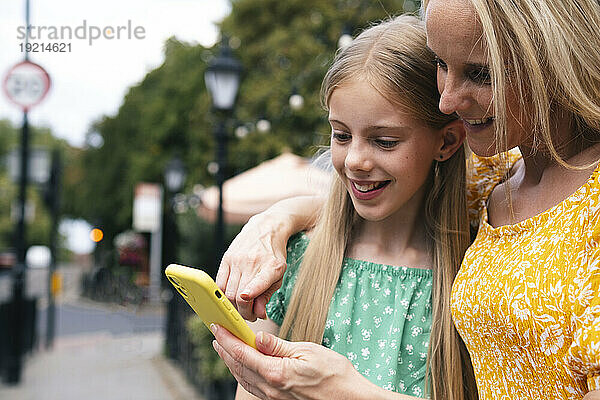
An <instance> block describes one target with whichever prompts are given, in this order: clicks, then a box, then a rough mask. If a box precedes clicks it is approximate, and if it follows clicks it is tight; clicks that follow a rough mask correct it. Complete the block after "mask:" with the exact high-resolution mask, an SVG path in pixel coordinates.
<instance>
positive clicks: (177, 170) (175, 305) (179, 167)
mask: <svg viewBox="0 0 600 400" xmlns="http://www.w3.org/2000/svg"><path fill="white" fill-rule="evenodd" d="M185 177H186V172H185V167H184V165H183V162H182V161H181V159H179V158H178V157H174V158H172V159H171V160H170V161H169V162H168V163H167V165H166V166H165V171H164V180H165V187H166V188H167V207H166V208H165V213H164V222H165V223H164V225H165V236H164V238H165V239H167V240H165V242H166V243H165V245H166V246H165V251H164V252H163V255H165V256H166V257H165V258H166V260H165V261H166V262H172V261H173V258H174V257H171V256H170V255H172V253H171V252H174V251H175V246H176V243H177V242H178V238H177V236H178V233H177V225H176V223H175V220H174V217H173V208H172V204H173V201H172V200H173V195H174V194H175V193H177V192H179V191H180V190H181V188H182V187H183V184H184V182H185ZM163 265H165V262H163ZM168 287H169V289H170V290H171V297H170V298H169V302H168V304H167V320H166V327H165V328H166V329H165V330H166V332H165V336H166V342H167V353H168V356H169V357H171V358H172V359H176V358H177V356H178V354H179V353H178V351H177V350H178V348H179V340H178V339H179V333H180V332H181V330H182V329H183V321H182V318H181V313H180V310H181V307H180V305H181V303H182V301H183V300H182V299H181V297H180V296H178V295H177V294H176V293H175V289H174V288H173V286H171V285H168Z"/></svg>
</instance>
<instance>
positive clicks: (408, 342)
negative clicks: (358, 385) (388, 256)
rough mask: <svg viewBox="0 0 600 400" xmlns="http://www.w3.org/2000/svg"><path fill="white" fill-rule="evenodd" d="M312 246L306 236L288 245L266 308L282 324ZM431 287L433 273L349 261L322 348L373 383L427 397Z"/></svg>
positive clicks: (330, 313) (340, 282)
mask: <svg viewBox="0 0 600 400" xmlns="http://www.w3.org/2000/svg"><path fill="white" fill-rule="evenodd" d="M307 245H308V238H307V237H306V235H304V234H298V235H296V236H293V237H292V238H291V239H290V240H289V242H288V249H287V251H288V258H287V264H288V266H287V270H286V272H285V276H284V278H283V283H282V286H281V288H280V289H279V290H278V291H277V292H276V293H275V294H274V295H273V296H272V297H271V300H270V301H269V303H268V304H267V315H268V317H269V318H270V319H271V320H273V321H274V322H275V323H277V324H278V325H281V323H282V322H283V317H284V316H285V311H286V309H287V307H288V305H289V301H290V298H291V296H292V291H293V288H294V281H295V279H296V276H297V273H298V270H299V266H300V263H301V261H302V255H303V254H304V251H305V250H306V246H307ZM431 285H432V272H431V270H427V269H420V268H407V267H397V266H389V265H381V264H375V263H371V262H368V261H359V260H354V259H350V258H345V259H344V264H343V266H342V271H341V273H340V279H339V281H338V284H337V287H336V289H335V293H334V296H333V299H332V301H331V306H330V307H329V314H328V317H327V322H326V324H325V333H324V336H323V345H324V346H325V347H328V348H330V349H332V350H335V351H336V352H338V353H340V354H342V355H344V356H346V357H347V358H348V359H349V360H350V361H351V362H352V364H353V365H354V367H355V368H356V369H357V370H358V371H359V372H360V373H361V374H362V375H363V376H365V377H366V378H367V379H369V380H370V381H371V382H373V383H374V384H376V385H378V386H380V387H382V388H384V389H386V390H392V391H395V392H399V393H404V394H407V395H411V396H416V397H425V395H426V394H425V373H426V360H427V350H428V346H429V335H430V332H431V312H432V310H431V289H432V288H431Z"/></svg>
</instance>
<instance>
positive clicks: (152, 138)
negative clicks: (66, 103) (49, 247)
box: [0, 0, 412, 243]
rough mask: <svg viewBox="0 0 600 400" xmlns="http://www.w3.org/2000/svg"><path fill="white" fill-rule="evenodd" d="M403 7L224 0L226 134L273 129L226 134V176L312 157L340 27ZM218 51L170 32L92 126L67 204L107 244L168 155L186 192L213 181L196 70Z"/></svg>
mask: <svg viewBox="0 0 600 400" xmlns="http://www.w3.org/2000/svg"><path fill="white" fill-rule="evenodd" d="M407 1H410V0H407ZM404 4H405V0H378V1H377V2H369V1H366V0H335V1H326V2H324V1H318V0H286V1H279V0H231V6H232V8H231V14H230V15H229V16H228V17H226V18H225V19H224V20H223V21H222V23H221V24H220V25H221V31H222V32H223V33H224V34H225V36H227V37H229V39H230V40H229V42H230V43H231V44H232V47H234V52H235V55H236V57H238V58H239V59H240V60H241V62H242V64H243V65H244V70H245V72H244V76H243V82H242V85H241V88H240V93H239V96H238V102H237V106H236V109H235V115H234V116H232V118H230V119H229V121H228V125H227V131H228V132H229V133H232V132H233V131H234V129H235V127H236V126H238V125H240V124H244V125H248V126H253V124H255V123H256V122H257V120H258V119H259V118H261V117H265V118H267V119H268V120H269V121H270V122H271V126H272V128H271V132H269V133H265V134H260V133H258V132H257V131H256V130H253V131H251V132H250V133H249V134H248V135H247V136H246V137H245V138H242V139H239V138H236V137H234V135H230V136H231V138H230V140H229V144H228V149H229V168H228V169H227V170H226V171H225V172H226V175H227V176H231V175H234V174H237V173H240V172H242V171H245V170H247V169H249V168H251V167H254V166H256V165H257V164H259V163H260V162H262V161H264V160H267V159H269V158H273V157H275V156H277V155H279V154H280V153H281V152H282V151H283V150H288V151H292V152H294V153H296V154H301V155H311V154H313V152H314V151H315V146H316V145H320V144H323V143H324V142H327V140H328V137H329V133H328V132H329V127H328V124H327V120H326V115H325V112H324V111H323V109H322V108H321V105H320V98H319V88H320V83H321V80H322V78H323V76H324V74H325V72H326V70H327V68H328V66H329V64H330V62H331V60H332V59H333V57H334V54H335V52H336V50H337V41H338V38H339V36H340V34H341V33H342V32H343V31H344V29H345V28H347V29H350V30H351V32H352V33H354V34H355V33H357V32H358V31H359V30H360V29H362V28H364V27H366V26H368V25H369V23H370V21H374V20H380V19H383V18H386V17H388V16H390V15H392V14H398V13H400V12H401V10H402V7H403V5H404ZM411 4H412V3H411ZM237 45H239V46H237ZM217 51H218V50H217V48H216V46H215V47H214V48H210V49H209V48H205V47H203V46H201V45H190V44H187V43H183V42H180V41H178V40H177V39H175V38H171V39H169V40H168V41H167V42H166V43H165V46H164V53H165V60H164V63H163V64H162V65H161V66H160V67H158V68H156V69H155V70H153V71H151V72H149V73H148V74H147V75H146V76H145V77H144V79H143V80H142V81H141V82H140V83H139V84H137V85H135V86H133V87H131V88H130V90H129V92H128V93H127V95H126V96H125V98H124V100H123V104H122V105H121V107H120V109H119V111H118V113H117V114H116V115H114V116H105V117H103V118H102V119H100V120H99V121H97V123H96V124H95V125H94V127H93V129H92V130H91V131H90V133H89V135H90V137H91V136H92V135H96V136H97V135H99V136H100V137H101V138H102V139H103V145H102V146H101V147H91V146H90V147H88V148H87V149H86V150H85V151H84V152H83V154H82V158H81V167H82V169H83V171H84V173H83V174H81V175H80V176H72V177H71V179H72V180H71V181H70V183H71V185H72V186H73V187H76V188H77V200H74V201H73V202H71V203H69V204H68V206H69V210H70V211H72V212H73V213H76V214H78V215H79V216H81V217H83V218H85V219H86V220H88V221H90V222H91V223H94V224H98V225H101V226H102V227H103V229H104V231H105V234H106V239H105V241H106V243H111V242H112V238H113V237H114V236H115V235H116V234H117V233H119V232H121V231H124V230H126V229H128V228H130V227H131V222H132V221H131V216H132V202H133V191H134V187H135V185H136V184H137V183H139V182H142V181H145V182H162V181H163V178H162V175H163V170H164V167H165V165H166V163H167V162H168V160H169V159H170V158H171V157H173V156H174V155H178V156H179V157H181V158H182V160H183V161H184V163H185V164H186V166H187V170H188V178H187V185H186V186H187V187H186V188H187V189H188V190H189V189H190V188H191V186H192V185H194V184H197V183H200V184H202V185H204V186H210V185H213V184H214V178H213V177H212V176H210V175H209V174H208V172H207V168H206V167H207V164H208V163H209V162H211V161H212V160H213V159H214V153H215V149H214V147H215V145H214V138H213V133H214V126H215V122H216V118H218V117H217V116H215V115H214V114H213V113H212V112H211V100H210V97H209V95H208V93H207V91H206V87H205V83H204V72H205V69H206V66H207V64H208V63H209V62H210V61H211V59H212V58H213V57H214V56H215V55H216V54H217ZM293 90H296V91H297V92H298V93H299V94H301V95H302V96H303V97H304V100H305V102H304V107H303V108H302V109H301V110H293V109H291V107H290V105H289V97H290V95H291V94H292V92H293ZM1 145H2V143H0V146H1Z"/></svg>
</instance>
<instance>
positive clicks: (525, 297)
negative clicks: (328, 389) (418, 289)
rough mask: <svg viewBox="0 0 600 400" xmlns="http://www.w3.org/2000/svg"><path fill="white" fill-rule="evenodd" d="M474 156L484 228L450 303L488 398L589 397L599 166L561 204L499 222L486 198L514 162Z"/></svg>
mask: <svg viewBox="0 0 600 400" xmlns="http://www.w3.org/2000/svg"><path fill="white" fill-rule="evenodd" d="M509 158H510V159H511V163H514V161H515V160H516V159H517V158H518V153H511V154H510V155H509ZM496 161H497V160H496ZM473 163H474V164H473V167H474V170H475V174H474V176H475V177H477V178H479V179H475V180H474V184H475V185H474V186H473V187H472V188H471V192H470V201H471V203H472V204H471V205H472V206H473V205H478V206H479V207H478V208H479V210H481V214H480V220H479V221H480V223H479V225H480V227H479V231H478V233H477V237H476V239H475V241H474V242H473V244H472V245H471V247H470V248H469V249H468V250H467V253H466V255H465V258H464V261H463V263H462V266H461V269H460V271H459V273H458V275H457V277H456V280H455V282H454V286H453V290H452V299H451V302H452V314H453V317H454V321H455V324H456V327H457V329H458V331H459V332H460V335H461V336H462V338H463V340H464V341H465V343H466V345H467V348H468V349H469V353H470V355H471V359H472V362H473V367H474V369H475V376H476V379H477V386H478V390H479V395H480V399H482V400H488V399H499V400H500V399H502V400H504V399H581V398H582V397H583V396H584V394H585V393H587V392H588V391H591V390H600V287H599V286H600V176H599V175H600V167H598V168H596V170H595V171H594V172H593V174H592V176H591V177H590V179H589V180H588V182H587V183H586V184H585V185H583V186H581V187H580V188H579V189H578V190H577V191H576V192H575V193H573V194H572V195H571V196H569V197H568V198H567V199H565V200H564V201H563V202H561V203H559V204H558V205H556V206H554V207H552V208H550V209H549V210H546V211H544V212H542V213H540V214H538V215H536V216H534V217H532V218H530V219H527V220H524V221H522V222H520V223H517V224H514V225H506V226H501V227H498V228H493V227H492V226H491V225H489V224H488V222H487V210H486V208H485V201H486V200H487V198H488V196H489V194H490V193H491V191H492V189H493V187H494V186H495V185H497V184H498V182H499V181H500V180H501V179H502V175H503V174H504V172H505V171H506V169H504V170H498V169H497V168H496V169H495V168H494V161H493V160H492V159H477V158H475V159H474V160H473ZM494 170H495V172H493V171H494Z"/></svg>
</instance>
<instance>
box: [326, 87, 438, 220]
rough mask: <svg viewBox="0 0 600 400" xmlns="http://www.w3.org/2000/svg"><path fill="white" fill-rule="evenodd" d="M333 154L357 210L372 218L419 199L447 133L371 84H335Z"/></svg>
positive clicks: (331, 118) (331, 112) (388, 214)
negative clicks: (401, 108) (420, 119)
mask: <svg viewBox="0 0 600 400" xmlns="http://www.w3.org/2000/svg"><path fill="white" fill-rule="evenodd" d="M329 123H330V124H331V129H332V137H331V158H332V163H333V166H334V168H335V169H336V171H337V173H338V174H339V176H340V178H341V180H342V182H343V183H344V185H345V186H346V189H347V190H348V193H349V194H350V197H351V199H352V203H353V205H354V208H355V209H356V211H357V213H358V214H359V215H360V216H361V217H363V218H364V219H366V220H369V221H382V220H384V219H386V218H388V217H393V216H399V217H400V218H401V215H406V213H407V212H410V210H414V209H415V204H420V202H421V201H422V197H423V194H424V190H425V188H426V187H425V182H426V180H427V177H428V176H429V172H430V170H431V165H432V162H433V160H434V159H435V158H436V157H438V155H439V154H440V148H441V147H442V145H443V142H444V140H443V137H442V134H441V133H440V132H438V131H437V130H434V129H431V128H428V127H427V126H425V125H424V124H423V123H421V122H418V121H415V120H414V119H412V118H410V117H409V116H407V115H406V114H405V113H402V112H400V111H399V110H398V106H396V105H394V104H392V103H390V102H389V101H388V100H387V99H386V98H385V97H383V96H382V95H381V94H380V93H379V92H378V91H377V90H375V89H374V88H373V87H372V86H371V85H370V84H369V83H367V82H365V81H363V80H359V81H353V82H348V83H345V84H343V85H342V86H340V87H338V88H336V89H335V90H334V91H333V93H332V94H331V97H330V99H329Z"/></svg>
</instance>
